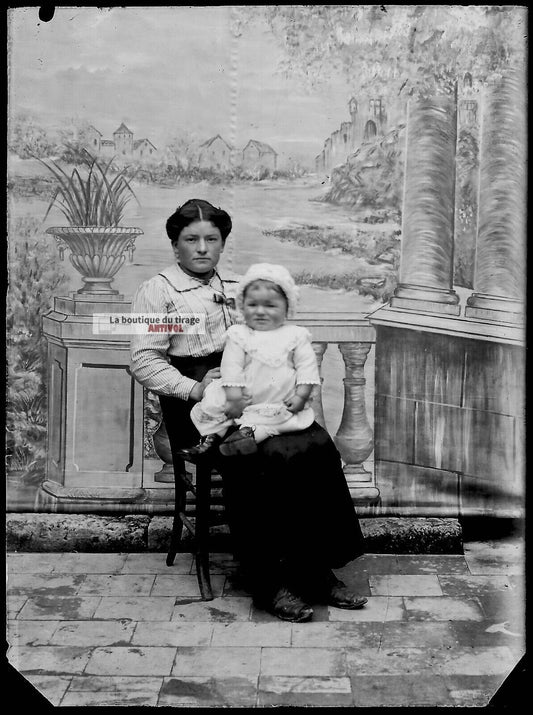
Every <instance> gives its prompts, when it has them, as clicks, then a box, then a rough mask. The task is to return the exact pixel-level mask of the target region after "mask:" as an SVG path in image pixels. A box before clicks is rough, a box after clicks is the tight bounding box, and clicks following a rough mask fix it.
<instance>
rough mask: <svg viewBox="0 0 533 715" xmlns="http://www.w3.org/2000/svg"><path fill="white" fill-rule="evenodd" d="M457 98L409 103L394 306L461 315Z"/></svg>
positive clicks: (434, 98) (435, 98)
mask: <svg viewBox="0 0 533 715" xmlns="http://www.w3.org/2000/svg"><path fill="white" fill-rule="evenodd" d="M456 104H457V102H456V98H455V97H447V96H443V97H433V98H430V99H427V100H423V101H418V102H414V103H412V104H411V105H410V107H409V114H408V120H407V146H406V165H405V184H404V200H403V220H402V257H401V264H400V282H399V285H398V288H397V289H396V291H395V293H394V296H393V298H392V300H391V305H393V306H394V307H398V308H405V309H407V310H416V311H426V312H433V313H444V314H448V315H459V311H460V308H459V305H458V303H459V297H458V296H457V295H456V293H455V292H454V291H453V290H452V282H453V238H454V212H455V152H456V140H457V114H456Z"/></svg>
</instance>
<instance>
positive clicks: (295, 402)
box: [284, 395, 305, 414]
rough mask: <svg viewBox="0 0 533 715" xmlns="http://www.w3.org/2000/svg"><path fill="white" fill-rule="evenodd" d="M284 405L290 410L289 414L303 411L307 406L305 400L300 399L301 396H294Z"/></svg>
mask: <svg viewBox="0 0 533 715" xmlns="http://www.w3.org/2000/svg"><path fill="white" fill-rule="evenodd" d="M284 404H285V407H286V408H287V409H288V410H289V412H292V413H293V414H294V413H296V412H301V410H303V408H304V405H305V399H304V398H303V397H300V396H299V395H292V396H291V397H289V398H287V399H286V400H285V403H284Z"/></svg>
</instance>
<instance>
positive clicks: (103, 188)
mask: <svg viewBox="0 0 533 715" xmlns="http://www.w3.org/2000/svg"><path fill="white" fill-rule="evenodd" d="M80 160H81V166H82V168H81V171H80V170H78V168H74V169H73V171H72V174H71V175H70V176H69V175H68V174H67V173H66V172H65V170H64V168H63V167H62V166H61V165H60V164H58V163H57V162H55V161H54V160H51V162H50V163H48V162H46V161H44V160H43V159H39V161H40V162H41V164H43V165H44V166H46V168H47V169H48V170H49V171H50V172H51V173H52V174H53V175H54V177H55V179H56V182H57V183H56V189H55V192H54V195H53V196H52V199H51V201H50V204H49V206H48V210H47V212H46V215H45V219H46V216H48V213H49V212H50V210H51V209H52V207H53V206H55V207H56V208H57V209H59V210H60V211H61V213H62V214H63V216H65V218H66V219H67V222H68V225H67V226H53V227H52V228H48V229H47V230H46V233H49V234H52V235H53V236H55V238H56V241H57V245H58V247H59V257H60V258H61V260H62V259H63V254H64V251H65V248H68V249H69V251H70V262H71V263H72V265H73V266H74V268H75V269H76V270H77V271H78V272H79V273H81V275H82V280H83V283H84V285H83V286H82V288H80V289H79V290H78V293H81V294H83V295H86V294H93V295H94V294H97V295H98V294H100V295H101V294H103V295H117V294H118V291H116V290H114V289H113V288H112V287H111V282H112V280H113V277H114V275H115V274H116V273H117V271H118V270H119V268H120V267H121V266H122V265H123V264H124V261H125V260H126V257H125V255H124V254H125V252H126V251H128V252H129V255H130V261H131V260H133V251H134V250H135V238H136V237H137V236H139V235H140V234H142V233H143V232H142V231H141V229H140V228H133V227H125V226H122V225H121V224H122V221H123V219H124V211H125V208H126V206H127V204H128V202H129V201H130V200H131V199H132V198H134V199H135V200H137V197H136V196H135V193H134V191H133V189H132V187H131V183H130V182H131V178H128V168H127V167H124V168H122V169H121V170H120V171H118V170H116V169H112V164H113V160H111V161H109V162H107V163H106V164H104V163H102V162H101V160H99V159H98V157H95V156H93V155H92V154H90V152H88V151H87V150H83V152H82V154H81V157H80ZM133 176H135V174H134V175H133Z"/></svg>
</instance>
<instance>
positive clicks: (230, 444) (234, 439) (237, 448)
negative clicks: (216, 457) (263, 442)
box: [220, 427, 257, 457]
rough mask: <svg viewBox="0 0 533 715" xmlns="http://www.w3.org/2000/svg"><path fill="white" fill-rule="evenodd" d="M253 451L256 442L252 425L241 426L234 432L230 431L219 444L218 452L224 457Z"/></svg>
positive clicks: (252, 452)
mask: <svg viewBox="0 0 533 715" xmlns="http://www.w3.org/2000/svg"><path fill="white" fill-rule="evenodd" d="M255 452H257V442H256V441H255V439H254V430H253V429H252V427H241V428H240V429H238V430H237V431H236V432H232V433H231V434H230V435H229V437H226V439H224V441H223V442H222V444H221V445H220V453H221V454H223V455H224V456H225V457H231V456H234V455H236V454H255Z"/></svg>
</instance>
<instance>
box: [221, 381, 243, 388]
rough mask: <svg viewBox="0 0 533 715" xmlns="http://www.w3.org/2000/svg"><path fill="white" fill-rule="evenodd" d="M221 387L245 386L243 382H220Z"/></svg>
mask: <svg viewBox="0 0 533 715" xmlns="http://www.w3.org/2000/svg"><path fill="white" fill-rule="evenodd" d="M221 385H222V387H246V383H245V382H222V383H221Z"/></svg>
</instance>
